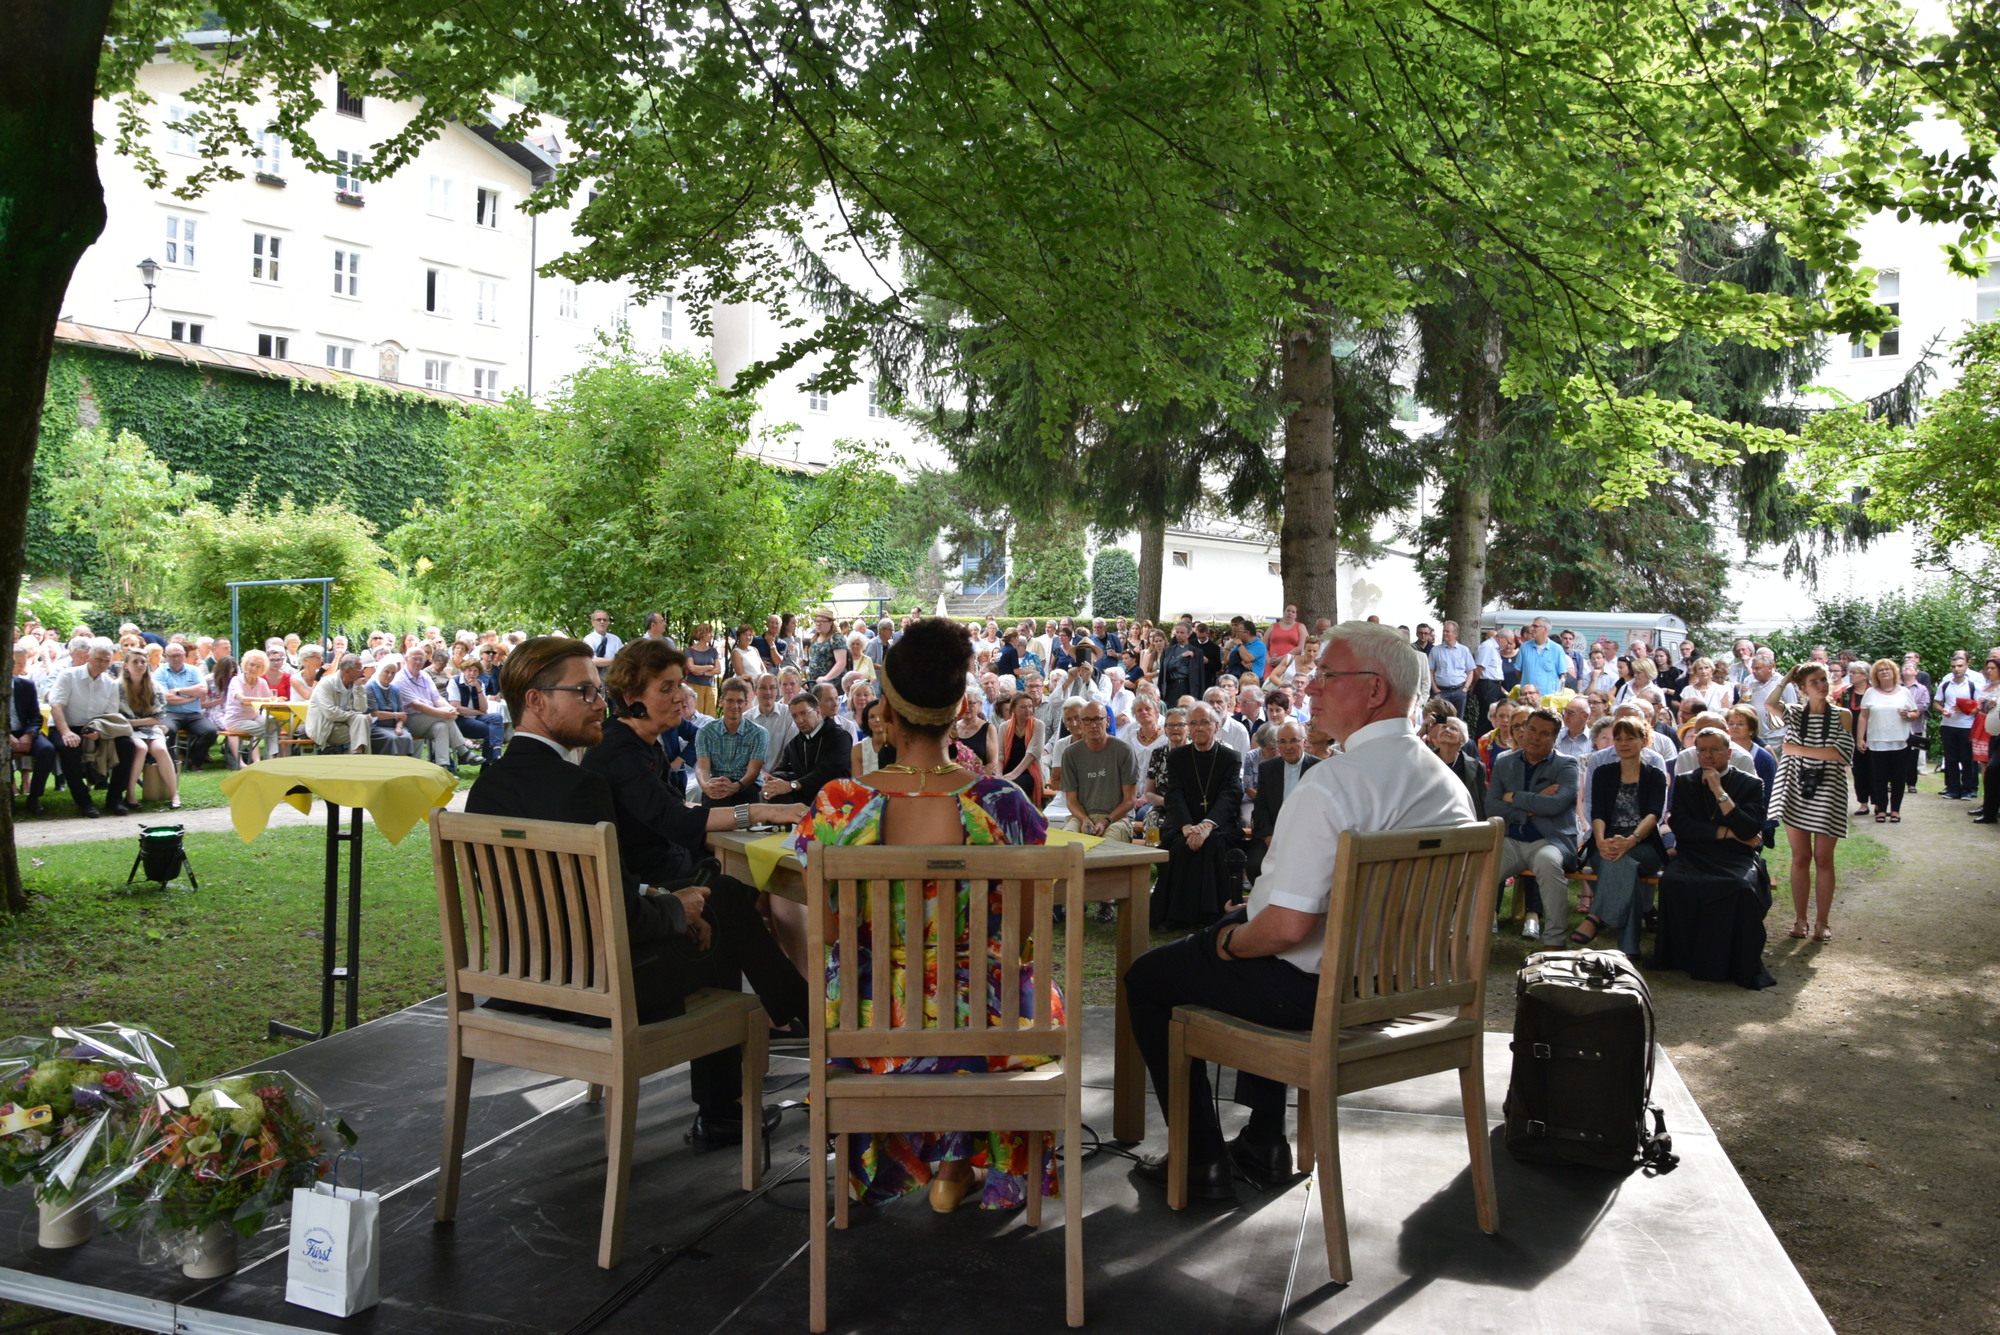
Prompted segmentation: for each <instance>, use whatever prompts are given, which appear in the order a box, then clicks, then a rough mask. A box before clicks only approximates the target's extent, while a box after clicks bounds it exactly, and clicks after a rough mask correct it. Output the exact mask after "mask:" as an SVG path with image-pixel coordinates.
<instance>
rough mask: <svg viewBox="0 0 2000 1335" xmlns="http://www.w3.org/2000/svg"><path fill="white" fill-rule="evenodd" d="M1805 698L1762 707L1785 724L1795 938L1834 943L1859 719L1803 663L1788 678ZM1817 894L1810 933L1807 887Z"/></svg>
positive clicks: (1782, 805)
mask: <svg viewBox="0 0 2000 1335" xmlns="http://www.w3.org/2000/svg"><path fill="white" fill-rule="evenodd" d="M1785 685H1786V686H1790V687H1795V688H1796V689H1797V691H1798V693H1799V694H1800V695H1802V696H1804V697H1805V699H1804V700H1803V702H1801V703H1797V704H1789V705H1787V704H1782V703H1781V702H1780V699H1779V697H1781V696H1782V695H1784V693H1785V692H1784V689H1783V688H1780V689H1778V690H1775V691H1772V692H1771V694H1770V696H1769V697H1768V698H1767V699H1766V700H1765V701H1764V708H1765V710H1766V711H1767V712H1768V713H1770V715H1771V716H1772V717H1773V718H1782V719H1783V720H1784V721H1785V741H1784V748H1783V752H1782V754H1781V755H1780V757H1779V760H1778V780H1777V783H1776V784H1775V785H1774V787H1773V792H1772V802H1773V805H1774V808H1775V810H1776V811H1777V813H1778V818H1779V819H1780V820H1782V821H1783V822H1784V824H1785V837H1786V839H1787V840H1789V841H1790V842H1791V846H1792V930H1791V935H1793V936H1797V937H1803V936H1807V935H1810V936H1811V937H1812V938H1813V939H1814V940H1817V941H1831V940H1833V932H1832V930H1831V929H1830V928H1828V926H1827V915H1828V914H1829V913H1830V912H1831V911H1832V909H1833V848H1834V841H1835V840H1837V839H1842V838H1845V837H1846V835H1847V777H1848V769H1849V767H1850V766H1851V765H1852V764H1853V763H1854V725H1853V723H1852V721H1851V720H1852V718H1853V716H1852V715H1851V714H1849V713H1848V712H1847V711H1846V710H1845V709H1842V708H1840V707H1839V706H1838V705H1836V704H1834V703H1833V701H1832V700H1831V699H1829V698H1828V689H1829V688H1828V682H1827V676H1826V669H1825V668H1824V667H1822V666H1821V665H1820V664H1818V663H1801V664H1800V665H1799V666H1797V667H1795V668H1793V669H1792V671H1791V674H1790V675H1789V676H1787V677H1786V678H1785ZM1808 887H1811V889H1812V904H1813V908H1814V915H1813V926H1812V929H1811V930H1810V932H1808V930H1807V928H1806V903H1807V895H1806V892H1807V888H1808Z"/></svg>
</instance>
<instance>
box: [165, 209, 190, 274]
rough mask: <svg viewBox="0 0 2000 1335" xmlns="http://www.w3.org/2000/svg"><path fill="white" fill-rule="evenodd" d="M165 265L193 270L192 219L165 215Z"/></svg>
mask: <svg viewBox="0 0 2000 1335" xmlns="http://www.w3.org/2000/svg"><path fill="white" fill-rule="evenodd" d="M167 263H168V264H175V265H179V266H180V267H181V268H183V269H192V268H194V219H192V218H183V217H181V216H180V215H179V214H174V213H169V214H168V215H167Z"/></svg>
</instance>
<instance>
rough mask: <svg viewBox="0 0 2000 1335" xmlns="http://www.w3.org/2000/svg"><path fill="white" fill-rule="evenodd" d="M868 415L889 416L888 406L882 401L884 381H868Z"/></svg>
mask: <svg viewBox="0 0 2000 1335" xmlns="http://www.w3.org/2000/svg"><path fill="white" fill-rule="evenodd" d="M868 415H869V416H870V417H887V416H888V415H889V410H888V408H887V407H885V406H884V405H883V403H882V382H881V381H879V380H871V381H869V382H868Z"/></svg>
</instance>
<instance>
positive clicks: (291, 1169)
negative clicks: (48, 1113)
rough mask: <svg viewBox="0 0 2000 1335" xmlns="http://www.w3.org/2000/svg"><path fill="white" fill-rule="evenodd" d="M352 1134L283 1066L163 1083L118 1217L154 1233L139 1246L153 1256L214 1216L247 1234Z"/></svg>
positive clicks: (308, 1181)
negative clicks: (178, 1083)
mask: <svg viewBox="0 0 2000 1335" xmlns="http://www.w3.org/2000/svg"><path fill="white" fill-rule="evenodd" d="M353 1143H354V1133H353V1132H352V1131H350V1130H348V1128H347V1124H346V1123H345V1122H342V1121H339V1120H337V1119H335V1118H333V1117H331V1116H330V1115H329V1114H328V1113H327V1110H326V1107H325V1105H324V1104H322V1103H321V1102H320V1101H319V1099H318V1098H317V1097H316V1096H315V1095H314V1094H313V1092H312V1091H311V1090H310V1089H307V1088H306V1087H305V1085H304V1084H302V1083H300V1082H299V1081H298V1080H296V1079H294V1078H293V1077H292V1076H290V1075H288V1074H286V1073H285V1072H283V1071H253V1072H251V1073H250V1074H248V1075H230V1076H223V1077H222V1078H220V1079H217V1080H208V1081H203V1082H201V1083H199V1084H193V1085H188V1086H185V1087H180V1086H176V1087H175V1088H172V1089H167V1090H163V1091H161V1093H160V1094H159V1095H158V1096H157V1097H156V1098H155V1099H154V1100H153V1106H152V1109H151V1111H150V1112H149V1114H148V1116H147V1119H146V1124H145V1127H144V1130H143V1133H142V1137H141V1143H140V1144H139V1145H138V1146H137V1151H136V1154H135V1158H134V1166H135V1171H134V1174H133V1176H132V1179H131V1184H130V1187H129V1189H128V1190H127V1191H126V1192H125V1193H124V1194H125V1198H126V1201H127V1205H126V1208H125V1210H124V1212H123V1214H122V1216H121V1220H120V1222H125V1223H130V1222H135V1221H136V1222H138V1223H139V1224H140V1225H141V1226H142V1227H143V1229H144V1231H145V1238H146V1239H150V1240H151V1245H147V1243H146V1242H145V1241H144V1240H142V1250H143V1251H146V1252H151V1253H153V1254H154V1255H158V1254H159V1253H160V1252H162V1251H165V1252H168V1253H171V1252H173V1251H174V1250H175V1248H176V1247H178V1246H179V1245H180V1242H179V1241H178V1240H179V1239H185V1238H187V1237H189V1236H191V1235H195V1234H200V1233H202V1232H203V1231H204V1230H206V1229H208V1228H209V1227H210V1226H211V1225H214V1224H227V1225H229V1227H231V1228H233V1229H234V1230H235V1231H236V1232H237V1233H239V1234H241V1235H242V1236H243V1237H246V1238H248V1237H254V1236H256V1234H257V1231H258V1230H259V1229H261V1228H262V1227H263V1226H264V1217H265V1215H266V1214H267V1213H268V1212H269V1211H270V1210H271V1209H272V1208H273V1207H275V1206H279V1205H284V1204H288V1203H289V1202H290V1201H291V1198H292V1189H293V1188H294V1187H309V1186H311V1185H312V1184H313V1183H315V1182H317V1181H318V1180H319V1179H320V1178H322V1177H324V1176H326V1174H327V1172H328V1170H329V1169H330V1168H331V1166H332V1163H333V1157H334V1155H335V1154H337V1153H339V1152H340V1150H341V1149H342V1148H344V1147H345V1146H347V1145H352V1144H353Z"/></svg>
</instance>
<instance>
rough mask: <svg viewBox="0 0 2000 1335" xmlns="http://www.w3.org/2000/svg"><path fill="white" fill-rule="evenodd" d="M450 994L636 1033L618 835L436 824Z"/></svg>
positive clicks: (440, 820)
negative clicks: (596, 1019)
mask: <svg viewBox="0 0 2000 1335" xmlns="http://www.w3.org/2000/svg"><path fill="white" fill-rule="evenodd" d="M430 824H431V858H432V862H433V865H434V866H435V869H436V872H437V892H438V916H439V923H440V927H441V929H442V932H443V937H444V949H445V974H446V983H447V989H448V991H449V992H450V993H451V994H452V1006H453V1009H454V1010H455V1009H457V1008H458V1007H459V1005H460V1004H461V998H464V1004H470V996H471V995H472V994H477V995H480V996H487V997H500V998H504V999H505V1000H508V1001H518V1002H523V1003H525V1004H528V1005H532V1006H545V1007H548V1008H550V1009H553V1010H563V1011H572V1012H576V1013H579V1014H583V1015H597V1016H603V1017H604V1018H606V1019H608V1020H610V1021H612V1022H613V1024H614V1025H615V1026H617V1027H619V1028H621V1029H623V1030H625V1031H628V1032H629V1031H630V1030H631V1029H633V1028H634V1027H635V1026H636V1025H637V1014H636V1009H635V1006H634V1002H633V998H632V989H631V987H630V986H629V984H628V981H627V980H628V979H630V977H631V974H632V960H631V954H632V952H631V943H630V938H629V937H628V935H627V929H626V925H625V911H624V892H623V888H622V884H621V876H622V874H623V873H622V869H621V867H620V865H619V860H618V838H617V831H616V828H615V827H614V826H613V825H612V824H611V823H610V822H609V821H599V822H598V823H597V824H595V825H579V824H574V823H571V822H568V821H552V820H516V819H513V818H511V817H500V816H471V815H466V814H464V813H461V812H453V811H436V812H432V813H431V817H430Z"/></svg>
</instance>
